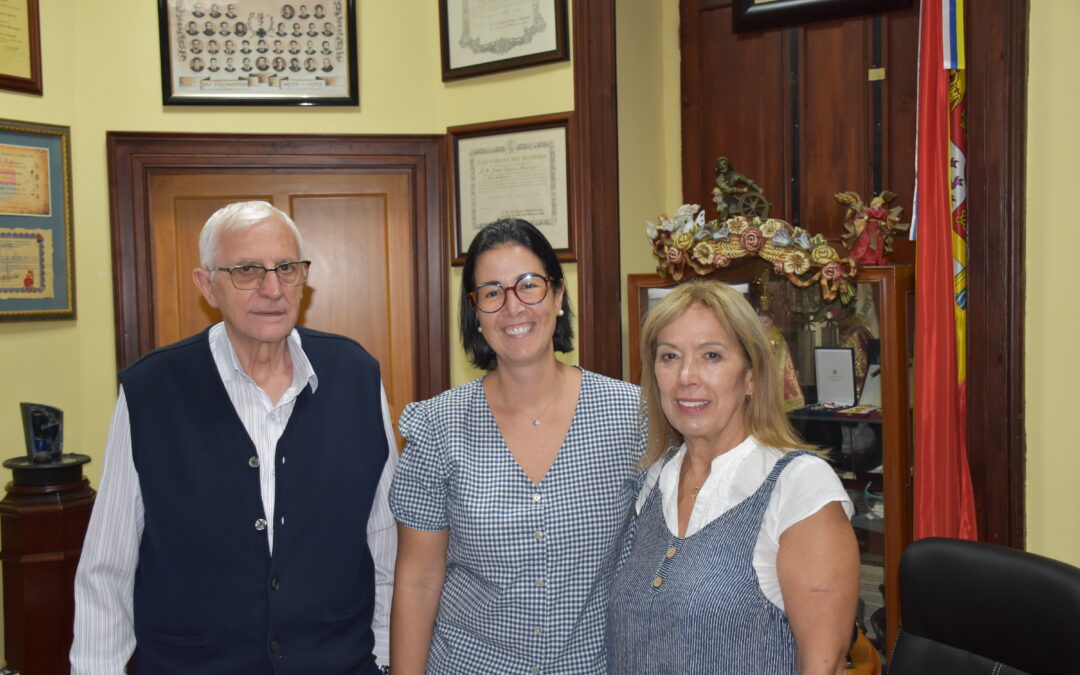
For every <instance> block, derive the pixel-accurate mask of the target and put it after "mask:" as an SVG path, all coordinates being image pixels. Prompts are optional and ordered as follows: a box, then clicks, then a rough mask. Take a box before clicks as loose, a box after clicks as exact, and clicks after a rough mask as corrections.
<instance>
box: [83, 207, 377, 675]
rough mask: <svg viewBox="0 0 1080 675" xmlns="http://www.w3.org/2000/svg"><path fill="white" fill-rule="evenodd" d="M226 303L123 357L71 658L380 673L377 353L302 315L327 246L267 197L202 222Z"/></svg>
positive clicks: (109, 663) (191, 668) (212, 280)
mask: <svg viewBox="0 0 1080 675" xmlns="http://www.w3.org/2000/svg"><path fill="white" fill-rule="evenodd" d="M199 254H200V259H201V264H202V267H200V268H198V269H195V270H194V271H193V272H192V278H193V280H194V282H195V285H196V286H197V287H198V288H199V290H200V291H201V292H202V295H203V297H204V298H205V299H206V301H207V302H208V303H209V304H210V305H211V306H212V307H216V308H218V309H220V310H221V314H222V317H223V319H224V320H223V321H222V322H221V323H218V324H216V325H214V326H211V327H209V328H208V329H207V330H205V331H203V332H201V333H199V334H198V335H195V336H193V337H190V338H188V339H186V340H182V341H180V342H177V343H175V344H172V345H169V346H167V347H163V348H161V349H158V350H155V351H153V352H151V353H150V354H148V355H146V356H144V357H142V358H141V359H139V360H138V361H137V362H135V364H133V365H132V366H130V367H129V368H126V369H125V370H124V371H122V372H121V374H120V385H121V386H120V394H119V398H118V400H117V404H116V410H115V412H114V414H113V419H112V426H111V428H110V431H109V439H108V446H107V448H106V455H105V467H104V470H103V473H102V478H101V484H100V486H99V491H98V499H97V502H96V504H95V506H94V511H93V514H92V516H91V519H90V526H89V528H88V530H87V535H86V542H85V545H84V548H83V553H82V558H81V560H80V563H79V570H78V573H77V576H76V581H75V600H76V609H75V641H74V644H73V645H72V650H71V662H72V672H73V673H75V674H76V675H79V674H82V673H92V674H99V673H100V674H106V673H109V674H113V673H117V674H118V673H122V672H124V667H125V664H126V663H127V662H128V660H129V658H131V657H132V653H133V652H134V658H133V659H132V661H131V669H130V672H133V673H236V674H238V675H239V674H241V673H242V674H244V675H249V674H254V673H331V672H333V673H355V674H357V675H368V674H369V673H370V674H374V673H378V672H380V671H379V667H378V665H377V664H376V660H378V661H379V662H381V663H383V664H386V663H387V662H388V659H387V657H388V648H387V645H388V639H387V638H388V636H387V633H388V625H389V620H388V619H389V616H388V613H389V612H388V610H389V606H390V597H391V593H392V587H393V565H394V558H395V553H396V547H397V541H396V535H395V529H394V519H393V516H392V515H391V513H390V511H389V508H388V505H387V491H388V489H389V484H390V479H391V477H392V475H393V471H394V467H395V466H396V463H397V451H396V448H395V440H394V435H393V430H392V427H391V423H390V415H389V411H388V408H387V404H386V395H385V392H384V390H383V387H382V383H381V379H380V375H379V366H378V363H377V362H376V361H375V359H374V358H373V357H371V356H370V355H369V354H368V353H367V352H366V351H365V350H364V349H363V348H362V347H360V345H358V344H357V343H355V342H353V341H352V340H350V339H348V338H345V337H343V336H340V335H332V334H329V333H320V332H317V331H312V330H308V329H305V328H298V327H296V321H297V316H298V314H299V311H300V302H301V300H302V297H303V292H304V284H305V282H306V280H307V271H308V267H309V265H310V262H309V261H307V260H305V259H304V256H303V243H302V239H301V236H300V232H299V231H298V230H297V228H296V225H295V224H294V223H293V221H292V220H291V219H290V218H289V217H288V216H287V215H286V214H284V213H282V212H281V211H279V210H278V209H276V208H274V207H273V206H271V205H269V204H267V203H266V202H241V203H236V204H230V205H229V206H226V207H224V208H222V209H220V210H219V211H217V212H216V213H215V214H214V215H212V216H211V217H210V219H209V220H208V221H207V222H206V225H205V226H204V227H203V230H202V234H201V235H200V239H199Z"/></svg>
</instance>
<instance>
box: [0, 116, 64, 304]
mask: <svg viewBox="0 0 1080 675" xmlns="http://www.w3.org/2000/svg"><path fill="white" fill-rule="evenodd" d="M70 134H71V132H70V130H69V129H68V127H56V126H50V125H45V124H30V123H27V122H15V121H12V120H0V320H4V321H14V320H22V321H30V320H37V319H73V318H75V249H74V247H73V241H72V228H71V135H70Z"/></svg>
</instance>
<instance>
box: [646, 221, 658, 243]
mask: <svg viewBox="0 0 1080 675" xmlns="http://www.w3.org/2000/svg"><path fill="white" fill-rule="evenodd" d="M657 234H659V230H657V229H656V223H654V222H653V221H651V220H646V221H645V236H646V237H648V238H649V241H656V235H657Z"/></svg>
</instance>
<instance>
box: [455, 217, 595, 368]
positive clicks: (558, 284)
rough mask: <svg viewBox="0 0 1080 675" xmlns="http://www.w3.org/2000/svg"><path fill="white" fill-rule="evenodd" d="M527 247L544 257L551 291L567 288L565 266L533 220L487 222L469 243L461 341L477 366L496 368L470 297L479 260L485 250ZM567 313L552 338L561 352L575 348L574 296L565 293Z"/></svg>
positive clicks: (463, 277) (463, 282) (463, 272)
mask: <svg viewBox="0 0 1080 675" xmlns="http://www.w3.org/2000/svg"><path fill="white" fill-rule="evenodd" d="M515 245H516V246H523V247H525V248H527V249H529V250H530V251H532V253H533V255H535V256H536V257H537V258H539V259H540V262H541V264H543V266H544V274H546V275H547V276H549V277H551V279H552V281H551V288H550V290H549V291H548V292H549V293H551V292H557V291H558V290H559V289H563V290H564V291H565V289H566V282H565V279H564V278H563V270H562V265H560V264H559V259H558V257H556V255H555V251H554V250H553V249H552V248H551V243H550V242H548V240H547V237H545V236H544V235H543V234H542V233H541V232H540V230H538V229H536V228H535V227H534V226H533V225H532V223H530V222H528V221H525V220H520V219H518V218H502V219H500V220H496V221H495V222H494V223H491V224H490V225H486V226H485V227H484V229H482V230H480V231H479V232H478V233H477V234H476V237H475V238H473V240H472V243H471V244H470V245H469V252H468V253H466V254H465V266H464V267H463V268H462V270H461V299H460V302H459V303H458V307H459V312H460V317H459V319H460V325H461V344H462V346H463V347H464V348H465V353H466V354H467V355H468V356H469V361H471V362H472V364H473V365H474V366H476V367H477V368H481V369H483V370H494V368H495V352H494V351H492V349H491V347H489V346H488V343H487V341H486V340H485V339H484V336H483V335H482V334H481V333H480V330H479V329H480V320H479V319H478V318H477V316H476V312H477V310H476V308H475V307H473V304H472V301H471V300H470V299H469V292H470V291H471V290H472V289H474V288H476V259H477V258H479V257H480V254H481V253H484V252H485V251H490V250H491V249H493V248H499V247H501V246H515ZM562 310H563V315H562V316H560V317H556V319H555V334H554V335H553V336H552V338H551V342H552V345H553V346H554V348H555V351H557V352H570V351H573V350H574V329H573V328H572V327H571V325H570V319H571V318H572V317H573V311H572V310H571V309H570V297H569V296H568V294H567V293H565V292H564V293H563V299H562Z"/></svg>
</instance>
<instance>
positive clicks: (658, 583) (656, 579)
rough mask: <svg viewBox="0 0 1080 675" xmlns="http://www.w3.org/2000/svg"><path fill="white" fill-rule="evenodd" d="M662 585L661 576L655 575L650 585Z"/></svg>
mask: <svg viewBox="0 0 1080 675" xmlns="http://www.w3.org/2000/svg"><path fill="white" fill-rule="evenodd" d="M663 585H664V579H663V577H656V578H655V579H653V580H652V587H653V588H660V587H661V586H663Z"/></svg>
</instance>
